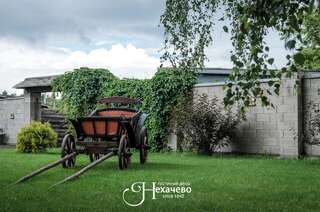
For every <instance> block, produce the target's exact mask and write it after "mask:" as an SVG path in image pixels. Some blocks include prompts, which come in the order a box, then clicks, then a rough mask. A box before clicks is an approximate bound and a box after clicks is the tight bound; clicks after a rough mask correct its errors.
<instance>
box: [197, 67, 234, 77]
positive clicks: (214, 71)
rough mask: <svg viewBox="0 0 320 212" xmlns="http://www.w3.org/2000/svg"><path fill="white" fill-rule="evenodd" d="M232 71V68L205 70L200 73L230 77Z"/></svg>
mask: <svg viewBox="0 0 320 212" xmlns="http://www.w3.org/2000/svg"><path fill="white" fill-rule="evenodd" d="M231 71H232V69H230V68H204V70H202V71H200V74H203V75H229V74H230V73H231Z"/></svg>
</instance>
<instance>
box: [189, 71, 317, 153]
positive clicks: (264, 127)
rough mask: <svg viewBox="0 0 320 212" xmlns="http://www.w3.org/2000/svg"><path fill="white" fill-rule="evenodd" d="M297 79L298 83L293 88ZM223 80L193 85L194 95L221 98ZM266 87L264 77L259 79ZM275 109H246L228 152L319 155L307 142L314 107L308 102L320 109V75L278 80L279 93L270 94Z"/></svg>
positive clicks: (258, 106) (314, 147)
mask: <svg viewBox="0 0 320 212" xmlns="http://www.w3.org/2000/svg"><path fill="white" fill-rule="evenodd" d="M296 82H298V83H299V84H300V85H301V86H300V87H299V88H298V89H295V88H294V87H295V84H296ZM223 85H224V83H206V84H204V83H202V84H197V85H196V86H195V87H194V95H201V94H207V95H208V97H209V98H213V97H218V99H220V100H221V101H222V99H223V97H224V94H225V91H224V90H223ZM262 85H263V86H267V80H262ZM270 99H271V101H272V103H273V104H274V106H275V108H267V107H262V106H261V104H260V103H259V102H258V104H257V105H256V106H254V107H251V108H249V110H248V112H247V116H246V117H247V120H246V121H242V122H241V123H240V124H239V126H238V127H237V130H236V139H235V142H234V143H232V144H231V145H230V147H229V150H230V151H233V152H241V153H258V154H259V153H262V154H276V155H280V156H283V157H298V156H299V155H302V154H306V155H320V146H317V145H310V144H307V141H308V140H307V139H310V135H309V131H308V130H307V129H308V127H309V126H308V120H309V119H310V117H311V116H312V115H313V114H314V112H315V111H314V110H315V109H312V108H310V107H308V104H309V102H310V101H311V100H312V101H313V103H315V104H316V105H318V108H316V110H320V77H319V76H310V75H308V74H301V73H299V74H297V75H295V76H294V77H292V78H290V79H283V80H282V81H281V89H280V95H279V96H277V95H272V96H270Z"/></svg>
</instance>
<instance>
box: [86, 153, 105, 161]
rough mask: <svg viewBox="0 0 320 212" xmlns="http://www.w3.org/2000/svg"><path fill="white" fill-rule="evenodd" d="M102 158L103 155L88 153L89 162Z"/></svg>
mask: <svg viewBox="0 0 320 212" xmlns="http://www.w3.org/2000/svg"><path fill="white" fill-rule="evenodd" d="M102 156H103V154H99V153H90V154H89V159H90V162H93V161H96V160H98V159H99V158H101V157H102Z"/></svg>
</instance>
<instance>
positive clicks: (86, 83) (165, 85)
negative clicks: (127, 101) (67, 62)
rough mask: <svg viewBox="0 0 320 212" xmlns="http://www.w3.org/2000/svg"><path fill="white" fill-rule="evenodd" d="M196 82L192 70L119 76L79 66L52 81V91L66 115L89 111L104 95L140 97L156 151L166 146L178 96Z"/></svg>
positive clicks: (71, 115) (159, 71) (75, 116)
mask: <svg viewBox="0 0 320 212" xmlns="http://www.w3.org/2000/svg"><path fill="white" fill-rule="evenodd" d="M195 82H196V75H195V73H194V72H181V71H180V70H177V69H164V68H162V69H159V70H158V71H157V72H156V74H155V76H154V77H153V78H152V79H146V80H139V79H118V78H117V77H115V76H114V75H113V74H112V73H110V72H109V71H108V70H105V69H89V68H81V69H76V70H75V71H73V72H66V73H65V74H64V75H62V76H60V77H58V78H57V79H55V80H54V81H53V84H52V86H53V90H54V91H56V92H58V91H59V92H61V93H62V94H61V110H62V111H63V112H64V113H65V114H66V116H67V117H68V118H77V117H80V116H84V115H87V114H89V113H90V112H91V111H92V110H94V109H95V108H96V107H97V100H98V99H100V98H102V97H107V96H127V97H130V98H139V99H141V100H142V102H143V104H142V110H143V111H144V112H147V113H148V114H149V117H148V119H147V124H146V126H147V129H148V137H149V141H150V144H151V146H152V148H153V149H154V150H156V151H160V150H162V149H166V147H167V142H166V141H167V135H168V131H169V126H170V117H171V112H172V110H173V108H174V106H175V105H176V104H177V102H178V99H179V97H180V96H181V95H184V94H186V93H187V92H189V91H190V90H191V89H192V87H193V85H194V83H195Z"/></svg>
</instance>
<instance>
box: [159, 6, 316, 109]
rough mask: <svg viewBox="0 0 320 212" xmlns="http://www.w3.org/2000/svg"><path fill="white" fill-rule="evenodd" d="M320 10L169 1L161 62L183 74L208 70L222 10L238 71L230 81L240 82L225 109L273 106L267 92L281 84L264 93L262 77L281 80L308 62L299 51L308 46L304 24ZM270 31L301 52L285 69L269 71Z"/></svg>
mask: <svg viewBox="0 0 320 212" xmlns="http://www.w3.org/2000/svg"><path fill="white" fill-rule="evenodd" d="M318 5H319V4H317V3H316V2H315V1H314V0H296V1H292V0H166V8H165V12H164V14H163V15H162V16H161V23H162V25H163V26H164V29H165V46H164V53H163V56H162V60H163V61H170V62H171V64H172V65H173V66H178V67H180V68H181V69H183V70H186V69H190V67H196V68H203V64H204V61H205V59H207V58H206V55H205V49H206V47H208V46H209V45H211V44H212V41H213V26H214V25H215V23H216V20H217V17H216V16H217V14H218V13H217V11H218V10H220V11H223V15H222V17H219V18H220V19H218V20H219V21H223V20H228V21H229V22H230V26H223V30H224V31H225V32H226V33H230V34H231V42H232V45H233V47H234V49H233V51H232V56H231V61H232V62H233V64H234V67H233V73H232V74H231V76H230V81H233V82H236V84H235V85H234V86H231V83H229V85H230V86H227V94H228V95H227V96H226V97H225V104H227V105H228V104H233V103H234V102H238V103H240V105H241V106H242V109H244V108H245V107H247V106H249V105H251V104H255V102H256V100H257V99H261V100H262V103H263V104H264V105H269V104H270V102H269V100H268V98H267V97H266V93H271V92H272V91H273V92H275V93H279V81H277V80H275V81H273V82H270V84H269V85H270V86H269V89H268V90H267V91H266V92H265V91H264V90H263V89H261V85H260V81H259V80H258V78H259V77H260V76H263V75H266V74H267V73H268V74H270V76H271V77H272V78H279V79H281V77H282V76H283V75H284V74H286V75H289V76H290V75H291V73H292V72H295V71H297V66H298V65H302V64H303V63H304V55H303V54H302V53H301V52H299V50H300V49H299V47H298V46H299V45H298V44H301V43H302V42H303V38H302V36H301V31H302V26H303V21H304V17H305V16H306V15H307V14H310V13H311V12H312V11H313V10H314V9H315V8H316V7H318ZM270 30H276V31H278V32H279V33H280V35H281V38H282V39H283V40H284V41H285V47H286V48H288V49H291V50H294V51H297V53H296V54H294V56H292V55H287V59H288V63H287V66H286V67H283V68H282V69H281V70H271V69H270V70H269V67H270V66H271V65H272V64H273V62H274V58H271V57H270V56H269V47H268V45H267V43H266V41H265V38H266V35H267V34H268V32H269V31H270Z"/></svg>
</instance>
